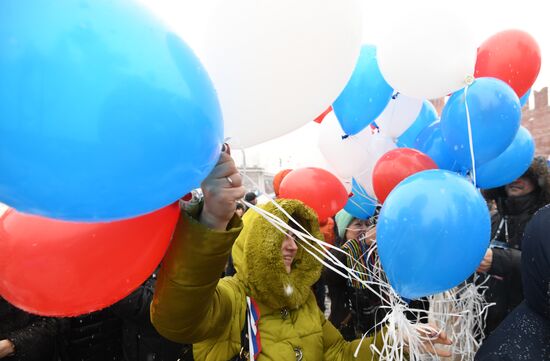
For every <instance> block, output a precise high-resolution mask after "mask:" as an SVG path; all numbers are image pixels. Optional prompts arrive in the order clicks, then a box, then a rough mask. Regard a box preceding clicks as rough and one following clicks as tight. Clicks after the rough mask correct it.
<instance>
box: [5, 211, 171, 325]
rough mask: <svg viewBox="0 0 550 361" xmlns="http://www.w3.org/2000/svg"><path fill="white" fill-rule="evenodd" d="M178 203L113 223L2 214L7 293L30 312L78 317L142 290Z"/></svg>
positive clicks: (164, 244) (168, 235) (167, 236)
mask: <svg viewBox="0 0 550 361" xmlns="http://www.w3.org/2000/svg"><path fill="white" fill-rule="evenodd" d="M178 215H179V207H178V205H177V204H173V205H171V206H168V207H165V208H163V209H161V210H159V211H156V212H153V213H150V214H147V215H144V216H140V217H137V218H132V219H127V220H123V221H117V222H111V223H72V222H66V221H59V220H53V219H48V218H42V217H38V216H33V215H27V214H22V213H19V212H17V211H15V210H13V209H10V210H8V211H6V212H5V213H4V214H3V215H2V216H1V217H0V295H1V296H2V297H4V298H5V299H6V300H7V301H8V302H10V303H11V304H13V305H15V306H17V307H18V308H21V309H23V310H25V311H27V312H31V313H35V314H39V315H44V316H76V315H79V314H83V313H89V312H92V311H96V310H99V309H102V308H104V307H107V306H109V305H111V304H113V303H115V302H117V301H119V300H121V299H122V298H124V297H125V296H127V295H128V294H130V293H131V292H132V291H133V290H134V289H136V288H137V287H138V286H139V285H141V283H142V282H144V281H145V280H146V279H147V277H148V276H149V275H151V273H153V271H154V270H155V268H156V267H157V266H158V264H159V263H160V261H161V259H162V257H163V255H164V253H165V251H166V249H167V248H168V245H169V243H170V239H171V237H172V232H173V231H174V227H175V224H176V222H177V219H178Z"/></svg>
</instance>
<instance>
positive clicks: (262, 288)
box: [232, 199, 322, 308]
mask: <svg viewBox="0 0 550 361" xmlns="http://www.w3.org/2000/svg"><path fill="white" fill-rule="evenodd" d="M276 202H277V203H278V204H279V206H281V207H282V208H283V209H284V210H285V211H286V212H288V214H290V215H291V216H292V217H293V218H294V219H295V220H296V221H298V222H299V223H300V224H301V225H302V226H303V227H304V228H305V229H307V230H308V231H309V233H310V234H311V235H313V236H314V237H316V238H318V239H322V234H321V232H320V230H319V222H318V220H317V215H316V214H315V212H314V211H313V210H311V209H310V208H308V207H306V206H305V205H304V204H303V203H301V202H299V201H296V200H289V199H279V200H277V201H276ZM262 208H263V209H264V210H266V211H267V212H269V213H271V214H273V215H275V216H277V217H278V218H280V219H282V220H283V221H285V222H286V223H288V217H287V216H285V215H284V213H283V212H282V211H281V210H280V209H278V208H277V207H276V206H275V205H274V204H272V203H269V204H267V205H265V206H263V207H262ZM243 222H244V227H243V230H242V231H241V234H240V235H239V237H238V238H237V240H236V242H235V244H234V245H233V250H232V254H233V262H234V264H235V268H236V270H237V274H236V277H238V278H239V279H240V280H241V281H242V282H243V283H244V285H245V287H246V288H247V289H248V292H250V296H251V297H252V298H254V299H256V300H257V301H259V302H261V303H264V304H266V305H267V306H269V307H272V308H283V307H289V308H298V307H299V306H301V305H302V304H304V303H305V302H306V300H307V298H308V297H309V295H310V293H311V286H312V285H313V284H314V283H315V282H316V281H317V280H318V279H319V277H320V275H321V269H322V265H321V264H320V263H319V261H317V260H316V259H315V258H314V257H313V256H312V255H311V254H309V253H308V252H307V251H305V250H304V249H303V247H302V246H300V244H298V252H297V254H296V258H295V259H294V262H293V264H292V271H291V272H290V273H287V272H286V270H285V267H284V263H283V258H282V254H281V244H282V242H283V240H284V237H285V235H284V234H283V233H282V232H280V231H279V230H278V229H276V228H275V227H274V226H273V225H272V224H271V223H269V222H268V221H267V220H265V219H264V217H263V216H261V215H260V214H258V213H257V212H255V211H254V210H253V209H251V210H249V211H248V212H246V214H245V216H244V217H243Z"/></svg>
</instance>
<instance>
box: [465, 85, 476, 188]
mask: <svg viewBox="0 0 550 361" xmlns="http://www.w3.org/2000/svg"><path fill="white" fill-rule="evenodd" d="M468 81H470V82H471V83H473V80H472V79H469V78H467V82H468ZM469 87H470V84H468V83H467V85H466V87H465V88H464V106H465V107H466V121H467V123H468V142H469V145H470V157H471V159H472V181H473V183H474V186H476V184H477V181H476V160H475V156H474V138H473V136H472V121H471V118H470V108H469V106H468V88H469Z"/></svg>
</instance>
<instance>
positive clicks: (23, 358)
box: [0, 297, 57, 361]
mask: <svg viewBox="0 0 550 361" xmlns="http://www.w3.org/2000/svg"><path fill="white" fill-rule="evenodd" d="M56 333H57V321H56V319H54V318H47V317H39V316H35V315H31V314H29V313H27V312H25V311H22V310H20V309H18V308H16V307H14V306H13V305H11V304H10V303H9V302H7V301H6V300H5V299H3V298H2V297H0V360H2V361H4V360H6V361H51V360H52V359H53V357H54V352H55V347H54V346H55V337H56Z"/></svg>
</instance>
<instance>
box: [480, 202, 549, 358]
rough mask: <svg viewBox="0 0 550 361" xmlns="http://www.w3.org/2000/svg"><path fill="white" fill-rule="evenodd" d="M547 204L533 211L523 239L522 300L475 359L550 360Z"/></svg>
mask: <svg viewBox="0 0 550 361" xmlns="http://www.w3.org/2000/svg"><path fill="white" fill-rule="evenodd" d="M548 225H550V206H546V207H544V208H543V209H541V210H540V211H539V212H537V213H536V214H535V216H534V217H533V219H532V220H531V222H529V224H528V225H527V228H526V229H525V235H524V237H523V242H522V256H521V258H522V260H521V270H522V283H523V293H524V295H525V300H524V301H523V302H522V303H521V304H520V305H519V306H518V307H516V308H515V309H514V310H513V312H512V313H510V315H508V317H506V319H505V320H504V321H503V322H502V323H501V324H500V326H499V327H498V328H497V329H496V330H495V331H494V332H493V333H492V334H491V336H490V337H489V338H488V339H487V340H485V342H483V344H482V346H481V348H480V349H479V351H478V352H477V354H476V356H475V360H476V361H519V360H525V361H530V360H531V361H535V360H537V361H539V360H550V233H549V232H548Z"/></svg>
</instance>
